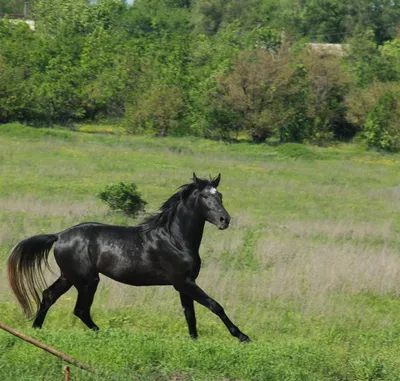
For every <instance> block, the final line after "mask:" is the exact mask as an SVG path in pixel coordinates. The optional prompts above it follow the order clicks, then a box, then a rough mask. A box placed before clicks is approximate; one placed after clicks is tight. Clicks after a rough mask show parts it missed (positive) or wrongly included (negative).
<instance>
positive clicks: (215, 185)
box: [211, 173, 221, 188]
mask: <svg viewBox="0 0 400 381" xmlns="http://www.w3.org/2000/svg"><path fill="white" fill-rule="evenodd" d="M220 181H221V174H220V173H219V174H218V176H217V177H216V178H215V179H214V180H213V181H211V185H212V186H213V187H214V188H218V185H219V182H220Z"/></svg>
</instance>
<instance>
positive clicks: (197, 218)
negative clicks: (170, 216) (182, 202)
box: [174, 206, 206, 253]
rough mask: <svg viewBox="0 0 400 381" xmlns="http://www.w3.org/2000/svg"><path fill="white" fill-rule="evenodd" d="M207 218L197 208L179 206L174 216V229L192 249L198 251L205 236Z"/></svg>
mask: <svg viewBox="0 0 400 381" xmlns="http://www.w3.org/2000/svg"><path fill="white" fill-rule="evenodd" d="M205 222H206V221H205V219H204V217H202V216H201V215H200V214H199V213H196V212H195V210H193V209H191V208H190V209H189V208H185V207H184V206H180V207H178V210H177V213H176V215H175V218H174V229H176V232H177V233H178V234H179V236H180V238H181V239H182V240H183V241H184V244H185V246H186V247H187V248H189V249H190V250H193V251H195V252H196V253H198V251H199V247H200V243H201V240H202V238H203V231H204V224H205Z"/></svg>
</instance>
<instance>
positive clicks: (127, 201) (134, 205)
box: [99, 182, 147, 217]
mask: <svg viewBox="0 0 400 381" xmlns="http://www.w3.org/2000/svg"><path fill="white" fill-rule="evenodd" d="M99 197H100V199H101V200H103V201H104V202H105V203H106V204H107V205H108V206H109V207H110V208H111V209H112V210H115V211H119V212H123V213H125V214H126V215H128V216H130V217H135V216H136V215H137V214H139V213H140V212H143V211H144V207H145V205H146V204H147V202H146V201H144V200H143V199H142V197H141V195H140V193H139V192H138V190H137V187H136V185H135V184H134V183H130V184H125V183H123V182H120V183H119V184H114V185H109V186H106V189H105V190H104V191H102V192H100V193H99Z"/></svg>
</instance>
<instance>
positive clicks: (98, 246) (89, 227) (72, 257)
mask: <svg viewBox="0 0 400 381" xmlns="http://www.w3.org/2000/svg"><path fill="white" fill-rule="evenodd" d="M135 233H136V234H135ZM137 233H138V228H135V227H126V226H117V225H107V224H102V223H97V222H86V223H82V224H78V225H75V226H72V227H70V228H68V229H66V230H64V231H62V232H61V233H59V239H58V241H57V243H56V245H55V247H54V257H55V259H56V262H57V263H58V265H59V266H60V268H61V271H62V272H78V273H82V275H85V274H86V273H87V272H88V271H89V272H92V273H93V272H94V273H97V272H98V271H99V269H98V264H99V262H100V261H101V256H102V254H103V253H104V252H111V253H113V255H114V256H115V255H117V256H118V254H121V252H124V251H126V245H128V244H129V241H130V239H132V238H134V237H135V236H138V234H137Z"/></svg>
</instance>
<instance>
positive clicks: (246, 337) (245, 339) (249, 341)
mask: <svg viewBox="0 0 400 381" xmlns="http://www.w3.org/2000/svg"><path fill="white" fill-rule="evenodd" d="M240 342H241V343H251V340H250V337H248V336H246V335H243V336H242V337H241V338H240Z"/></svg>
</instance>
